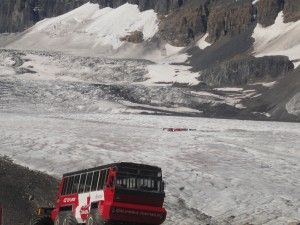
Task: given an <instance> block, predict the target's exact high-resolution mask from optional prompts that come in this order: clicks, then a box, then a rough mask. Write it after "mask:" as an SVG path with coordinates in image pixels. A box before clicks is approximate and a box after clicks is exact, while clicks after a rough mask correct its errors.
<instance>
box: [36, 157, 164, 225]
mask: <svg viewBox="0 0 300 225" xmlns="http://www.w3.org/2000/svg"><path fill="white" fill-rule="evenodd" d="M164 198H165V192H164V182H163V180H162V171H161V169H160V168H158V167H154V166H149V165H142V164H135V163H115V164H110V165H105V166H100V167H96V168H91V169H87V170H81V171H77V172H72V173H67V174H64V175H63V178H62V182H61V184H60V187H59V191H58V194H57V202H56V206H55V208H53V209H49V208H40V209H38V210H37V211H38V216H37V217H36V218H35V219H34V220H32V223H31V224H32V225H48V224H55V225H75V224H87V225H104V224H153V225H159V224H162V223H163V222H164V221H165V218H166V210H165V209H164V208H163V202H164Z"/></svg>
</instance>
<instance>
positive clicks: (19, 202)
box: [0, 156, 58, 225]
mask: <svg viewBox="0 0 300 225" xmlns="http://www.w3.org/2000/svg"><path fill="white" fill-rule="evenodd" d="M0 183H1V188H0V205H2V206H3V209H4V221H3V222H4V224H5V225H17V224H19V225H28V224H29V220H30V218H31V217H32V215H33V214H34V212H35V209H36V208H37V207H42V206H46V207H47V206H51V204H53V203H54V202H55V194H56V193H55V192H56V189H57V185H58V181H57V180H56V179H55V178H53V177H51V176H48V175H46V174H43V173H41V172H36V171H31V170H29V169H28V168H25V167H22V166H19V165H16V164H14V163H13V162H12V161H11V160H9V159H8V158H6V157H4V158H3V157H1V156H0Z"/></svg>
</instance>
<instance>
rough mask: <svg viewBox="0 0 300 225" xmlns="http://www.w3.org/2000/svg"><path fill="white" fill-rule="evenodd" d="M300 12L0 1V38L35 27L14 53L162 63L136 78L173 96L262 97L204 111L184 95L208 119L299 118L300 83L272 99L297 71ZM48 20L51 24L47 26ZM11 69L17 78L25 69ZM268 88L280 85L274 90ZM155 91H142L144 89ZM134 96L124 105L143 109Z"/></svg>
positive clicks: (285, 7)
mask: <svg viewBox="0 0 300 225" xmlns="http://www.w3.org/2000/svg"><path fill="white" fill-rule="evenodd" d="M87 2H90V3H87ZM128 3H129V4H128ZM78 6H80V7H78ZM77 7H78V8H77ZM299 7H300V6H299V1H298V0H254V1H252V0H239V1H236V0H91V1H88V0H68V1H63V0H51V1H50V0H44V1H42V0H30V1H29V0H2V2H1V4H0V32H20V31H23V30H24V29H26V28H28V27H31V29H29V30H26V32H24V33H21V38H18V39H17V40H16V41H14V40H13V41H12V42H5V43H9V44H5V45H4V46H5V47H6V48H10V49H21V50H28V49H30V50H49V51H61V50H62V51H67V50H68V51H71V52H72V51H75V52H77V53H78V52H79V51H81V50H85V52H84V54H87V55H89V54H92V56H93V54H96V55H97V54H102V55H105V56H109V57H110V56H112V57H113V56H118V57H122V58H127V57H128V58H142V59H150V60H151V61H154V62H155V63H157V62H158V63H157V64H155V63H154V65H146V66H145V65H143V68H144V69H145V72H143V73H141V74H142V76H143V77H142V78H139V79H138V80H139V81H145V83H146V84H149V83H151V85H153V84H154V85H162V84H166V85H170V84H171V85H172V87H174V88H178V89H176V91H175V89H172V93H173V91H174V92H176V93H177V94H178V92H180V93H181V91H182V90H185V89H188V90H189V91H191V90H197V91H203V90H205V91H210V92H211V94H212V95H211V96H213V95H215V94H217V95H218V99H219V100H220V99H221V100H224V98H227V97H228V96H229V97H230V96H231V97H232V95H231V93H228V92H222V93H221V92H220V91H219V90H217V91H216V90H215V89H218V88H223V87H234V88H236V87H238V88H247V89H248V91H251V90H254V89H255V92H256V94H255V95H253V96H260V95H261V97H259V98H255V99H253V98H252V97H249V98H247V101H244V100H243V101H244V102H243V104H244V106H245V107H248V109H247V110H250V111H251V112H249V111H247V110H245V109H241V108H237V107H235V106H232V105H231V106H226V107H223V106H222V107H219V106H218V107H216V106H215V105H214V106H212V108H213V109H212V108H210V109H207V108H205V109H203V108H202V107H204V105H208V104H209V103H207V102H205V104H204V103H203V102H201V104H200V105H201V106H200V105H199V104H198V103H197V102H196V103H195V102H193V100H194V99H197V97H195V96H194V93H192V94H191V95H189V96H188V98H186V99H184V102H185V103H184V104H185V105H184V107H192V108H193V109H194V108H196V109H197V110H198V109H200V110H201V111H203V112H204V113H206V116H210V115H211V114H213V115H224V114H225V113H226V114H228V115H231V116H232V115H233V116H232V117H235V115H241V114H243V115H244V114H247V118H250V117H248V114H249V113H250V114H251V113H253V112H255V113H260V114H266V113H268V112H270V114H271V116H270V118H271V119H283V120H289V119H291V120H297V121H299V120H300V114H299V110H298V104H299V103H298V100H297V99H298V96H299V95H297V93H298V92H297V91H298V90H299V92H300V87H299V83H298V82H297V81H294V84H295V85H294V86H293V90H294V91H293V93H290V92H289V91H287V92H286V95H285V98H283V99H282V100H280V101H279V98H276V97H275V94H273V93H279V94H280V92H276V91H274V90H275V89H277V88H278V89H280V90H283V89H284V87H287V86H288V85H285V86H282V83H285V82H287V81H286V80H293V79H291V78H290V77H293V76H296V75H295V74H298V73H295V70H297V69H298V68H297V67H299V65H300V56H299V52H300V41H299V38H298V37H299V35H300V8H299ZM75 8H76V9H75ZM58 15H61V16H58ZM50 17H51V18H50ZM44 18H49V19H47V20H43V21H41V20H42V19H44ZM38 21H40V22H39V23H37V22H38ZM34 24H35V25H34ZM1 38H2V37H1V35H0V45H1ZM2 46H3V45H2ZM5 54H6V53H5ZM5 54H4V55H5ZM16 54H20V53H16ZM22 54H23V53H22ZM78 54H79V53H78ZM148 55H151V56H152V58H148ZM146 56H147V57H146ZM162 59H163V60H164V61H162V62H161V61H160V60H162ZM24 61H26V59H24ZM5 66H6V65H5ZM9 66H11V65H9ZM19 67H22V66H19ZM105 67H106V65H105ZM10 69H11V68H10ZM10 69H9V70H10ZM27 69H29V70H32V69H31V68H27ZM90 69H91V68H90ZM14 70H16V71H17V72H16V73H17V74H18V73H19V72H18V71H19V70H24V68H18V69H16V68H14ZM147 71H148V73H149V74H150V75H149V74H148V76H146V75H147ZM64 72H65V71H64ZM125 72H126V71H125ZM125 72H124V71H123V74H119V75H120V76H123V75H124V73H125ZM73 75H74V74H72V76H73ZM74 76H75V75H74ZM164 76H165V77H164ZM83 77H84V76H83ZM95 77H96V75H95ZM295 79H296V80H297V79H298V78H297V77H296V78H295ZM146 80H148V82H146ZM132 83H133V84H134V81H132ZM266 83H274V87H273V86H272V88H270V87H269V84H266ZM264 85H265V86H264ZM125 89H127V87H126V88H125ZM150 89H151V88H149V89H148V87H147V88H146V87H144V90H143V92H144V93H145V90H150ZM170 90H171V89H170ZM168 91H169V90H168ZM246 91H247V90H246ZM149 93H150V92H149ZM149 93H148V94H149ZM169 94H170V93H169ZM202 94H203V93H202ZM224 96H226V97H224ZM243 96H244V95H243ZM267 96H269V97H267ZM270 96H271V97H270ZM264 97H266V99H265V98H264ZM137 98H138V99H139V98H140V96H136V95H134V97H133V96H129V97H128V98H127V97H126V100H128V99H131V100H132V99H135V102H136V103H139V104H144V103H145V101H144V100H141V99H139V100H137ZM145 98H150V94H149V96H147V97H145ZM170 99H171V98H170ZM191 99H193V100H191ZM257 99H259V101H260V102H261V103H262V102H264V104H263V105H261V104H260V103H259V102H257ZM270 99H273V101H274V102H273V103H271V100H270ZM131 100H130V101H131ZM214 100H215V99H214ZM155 101H156V100H153V102H155ZM197 101H198V99H197ZM149 102H150V103H151V101H148V102H147V103H149ZM150 103H149V104H150ZM173 103H174V102H173ZM160 104H162V105H163V106H167V105H168V106H170V105H172V103H169V102H168V104H167V103H166V105H164V104H165V103H162V102H160ZM274 104H275V105H274ZM293 104H294V106H293V107H292V106H291V105H293ZM177 105H178V104H177ZM211 105H212V104H211ZM205 107H206V106H205ZM225 108H226V109H225ZM275 108H278V109H280V110H274V109H275ZM291 108H293V109H291ZM222 110H223V111H222ZM225 111H226V112H225ZM245 111H247V112H245ZM289 112H292V113H289ZM295 112H296V113H295ZM295 115H296V116H295ZM239 118H240V117H239ZM251 118H252V117H251ZM259 118H261V117H259ZM295 118H296V119H295ZM264 119H265V118H264Z"/></svg>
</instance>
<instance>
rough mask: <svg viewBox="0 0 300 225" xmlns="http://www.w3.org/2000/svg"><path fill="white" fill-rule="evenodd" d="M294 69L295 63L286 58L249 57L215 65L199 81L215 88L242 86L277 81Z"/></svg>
mask: <svg viewBox="0 0 300 225" xmlns="http://www.w3.org/2000/svg"><path fill="white" fill-rule="evenodd" d="M293 68H294V65H293V63H292V62H291V61H289V59H288V58H287V57H285V56H265V57H261V58H254V57H247V58H242V59H233V60H230V61H226V62H223V63H221V64H218V65H214V66H212V67H210V68H208V69H206V70H204V71H202V72H201V76H200V77H199V80H201V81H203V82H205V83H206V84H207V85H209V86H215V87H219V86H240V85H246V84H250V83H255V82H257V81H268V80H275V79H277V78H278V77H282V76H284V75H286V74H287V73H288V72H290V71H291V70H293Z"/></svg>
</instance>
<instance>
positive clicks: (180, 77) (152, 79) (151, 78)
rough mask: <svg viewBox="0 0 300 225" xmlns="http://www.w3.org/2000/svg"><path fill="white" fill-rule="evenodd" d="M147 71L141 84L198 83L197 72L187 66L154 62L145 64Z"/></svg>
mask: <svg viewBox="0 0 300 225" xmlns="http://www.w3.org/2000/svg"><path fill="white" fill-rule="evenodd" d="M147 69H148V71H149V73H148V74H147V75H146V78H148V80H146V81H145V82H143V84H146V85H159V84H160V85H161V84H163V85H166V84H170V85H171V84H173V83H184V84H189V85H197V84H199V80H197V77H198V76H199V74H198V73H193V72H191V71H190V70H189V69H190V67H188V66H179V65H169V64H155V65H149V66H147Z"/></svg>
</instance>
